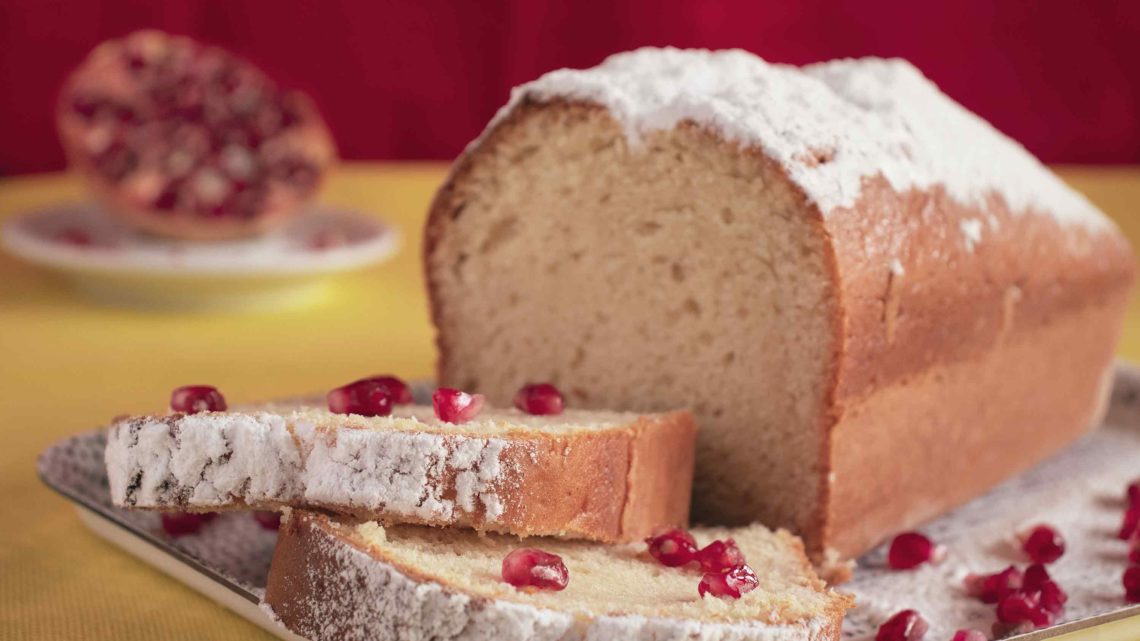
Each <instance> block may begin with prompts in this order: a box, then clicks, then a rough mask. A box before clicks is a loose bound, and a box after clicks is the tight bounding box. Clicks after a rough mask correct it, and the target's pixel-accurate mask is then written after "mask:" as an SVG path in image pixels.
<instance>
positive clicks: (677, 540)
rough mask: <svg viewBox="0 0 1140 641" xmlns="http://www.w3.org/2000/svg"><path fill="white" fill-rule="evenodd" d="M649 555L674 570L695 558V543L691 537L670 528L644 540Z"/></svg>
mask: <svg viewBox="0 0 1140 641" xmlns="http://www.w3.org/2000/svg"><path fill="white" fill-rule="evenodd" d="M645 543H646V544H647V545H648V546H649V555H650V556H652V557H653V558H655V559H657V561H658V562H659V563H660V564H661V565H664V566H666V567H670V568H676V567H680V566H682V565H685V564H687V563H689V562H691V561H693V560H695V558H696V554H697V542H696V540H695V539H694V538H693V535H691V534H689V533H688V532H686V531H684V530H682V529H680V528H671V529H669V530H666V531H664V532H662V533H660V534H658V535H656V536H651V537H649V538H648V539H645Z"/></svg>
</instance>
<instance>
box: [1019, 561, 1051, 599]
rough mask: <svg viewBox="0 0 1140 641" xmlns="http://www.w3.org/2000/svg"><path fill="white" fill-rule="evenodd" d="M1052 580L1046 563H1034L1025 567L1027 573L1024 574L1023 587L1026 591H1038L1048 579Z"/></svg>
mask: <svg viewBox="0 0 1140 641" xmlns="http://www.w3.org/2000/svg"><path fill="white" fill-rule="evenodd" d="M1049 580H1051V577H1050V576H1049V571H1048V570H1046V569H1045V566H1044V565H1041V564H1040V563H1034V564H1033V565H1031V566H1029V567H1027V568H1025V573H1024V574H1022V579H1021V589H1022V590H1023V591H1025V592H1037V591H1039V590H1041V586H1043V585H1045V582H1046V581H1049Z"/></svg>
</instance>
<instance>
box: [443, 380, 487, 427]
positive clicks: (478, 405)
mask: <svg viewBox="0 0 1140 641" xmlns="http://www.w3.org/2000/svg"><path fill="white" fill-rule="evenodd" d="M483 401H484V398H483V395H482V394H468V393H467V392H461V391H459V390H457V389H452V388H450V387H441V388H439V389H437V390H436V391H435V393H434V394H432V395H431V405H432V407H433V408H435V415H436V416H437V417H439V420H441V421H445V422H447V423H466V422H467V421H470V420H471V419H473V418H475V416H476V415H477V414H479V410H481V409H483Z"/></svg>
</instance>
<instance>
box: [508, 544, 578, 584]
mask: <svg viewBox="0 0 1140 641" xmlns="http://www.w3.org/2000/svg"><path fill="white" fill-rule="evenodd" d="M502 574H503V580H504V581H506V582H507V583H510V584H511V585H513V586H515V587H516V588H535V589H538V590H554V591H558V590H562V589H565V588H566V585H567V584H568V583H569V582H570V571H569V570H567V569H566V564H565V563H563V562H562V557H560V556H558V555H557V554H551V553H549V552H543V551H542V550H536V549H534V548H519V549H517V550H515V551H513V552H511V553H510V554H508V555H507V556H506V558H504V559H503V569H502Z"/></svg>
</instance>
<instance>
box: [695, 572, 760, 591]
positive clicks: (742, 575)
mask: <svg viewBox="0 0 1140 641" xmlns="http://www.w3.org/2000/svg"><path fill="white" fill-rule="evenodd" d="M758 585H760V581H759V580H758V579H757V578H756V573H755V572H753V571H752V568H750V567H748V566H747V565H744V564H741V565H738V566H736V567H734V568H732V569H730V570H729V571H728V572H708V573H706V574H705V575H704V576H703V577H701V582H700V583H698V584H697V594H700V595H701V598H702V599H703V598H705V595H706V594H711V595H713V596H715V597H717V598H718V599H739V598H740V596H741V595H742V594H745V593H747V592H751V591H753V590H755V589H756V586H758Z"/></svg>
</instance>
